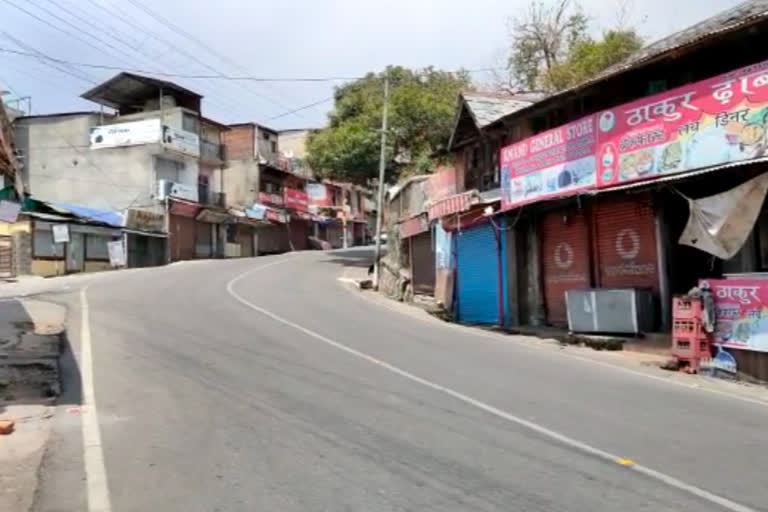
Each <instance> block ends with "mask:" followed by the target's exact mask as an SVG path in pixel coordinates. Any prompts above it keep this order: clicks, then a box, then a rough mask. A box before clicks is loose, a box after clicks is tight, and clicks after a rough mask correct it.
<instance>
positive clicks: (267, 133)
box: [261, 131, 269, 140]
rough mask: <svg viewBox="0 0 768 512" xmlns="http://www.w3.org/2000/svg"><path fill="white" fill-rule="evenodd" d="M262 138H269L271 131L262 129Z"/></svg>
mask: <svg viewBox="0 0 768 512" xmlns="http://www.w3.org/2000/svg"><path fill="white" fill-rule="evenodd" d="M261 138H262V139H264V140H269V132H265V131H262V132H261Z"/></svg>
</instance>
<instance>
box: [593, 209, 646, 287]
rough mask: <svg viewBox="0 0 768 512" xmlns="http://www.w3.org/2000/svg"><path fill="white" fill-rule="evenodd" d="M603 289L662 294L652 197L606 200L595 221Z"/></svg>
mask: <svg viewBox="0 0 768 512" xmlns="http://www.w3.org/2000/svg"><path fill="white" fill-rule="evenodd" d="M594 232H595V235H596V247H597V255H596V256H597V257H596V263H597V279H598V285H599V286H600V287H601V288H651V289H653V290H654V292H658V290H659V274H658V267H659V266H658V261H657V257H656V226H655V218H654V211H653V203H652V200H651V197H650V195H647V194H642V195H638V196H626V197H619V198H611V199H603V200H600V201H598V202H597V205H596V208H595V217H594Z"/></svg>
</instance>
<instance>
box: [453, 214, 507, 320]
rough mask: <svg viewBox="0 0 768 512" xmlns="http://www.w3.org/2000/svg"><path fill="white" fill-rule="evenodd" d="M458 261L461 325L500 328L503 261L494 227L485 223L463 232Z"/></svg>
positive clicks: (460, 235) (457, 252)
mask: <svg viewBox="0 0 768 512" xmlns="http://www.w3.org/2000/svg"><path fill="white" fill-rule="evenodd" d="M502 240H503V237H502ZM502 250H503V247H502ZM456 258H457V262H456V263H457V288H456V297H457V302H458V304H457V306H458V320H459V322H463V323H473V324H498V323H499V281H498V278H499V277H498V271H499V261H498V254H497V248H496V236H495V234H494V228H493V226H492V225H491V224H490V223H485V224H483V225H481V226H477V227H473V228H470V229H467V230H465V231H461V232H459V233H458V234H457V240H456Z"/></svg>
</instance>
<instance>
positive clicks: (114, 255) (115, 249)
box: [107, 240, 125, 267]
mask: <svg viewBox="0 0 768 512" xmlns="http://www.w3.org/2000/svg"><path fill="white" fill-rule="evenodd" d="M107 252H108V253H109V264H110V265H111V266H113V267H124V266H125V247H123V241H122V240H114V241H112V242H107Z"/></svg>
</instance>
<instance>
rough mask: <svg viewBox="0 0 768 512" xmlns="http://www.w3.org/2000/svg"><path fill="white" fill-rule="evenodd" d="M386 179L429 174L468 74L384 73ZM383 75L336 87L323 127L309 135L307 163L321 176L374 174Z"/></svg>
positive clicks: (363, 178)
mask: <svg viewBox="0 0 768 512" xmlns="http://www.w3.org/2000/svg"><path fill="white" fill-rule="evenodd" d="M388 73H389V83H390V96H389V119H388V121H389V129H388V131H387V148H386V149H387V152H386V154H387V159H386V167H387V176H388V178H389V179H390V180H394V179H396V178H397V177H398V176H400V175H403V174H409V173H420V172H428V171H429V170H431V169H432V167H433V165H434V161H433V160H434V159H433V155H434V154H435V152H436V151H438V150H439V149H441V148H442V147H443V146H444V145H445V144H446V142H447V141H448V138H449V136H450V132H451V129H452V128H453V119H454V115H455V109H456V98H457V95H458V93H459V92H460V91H461V90H462V89H466V88H468V87H469V85H470V79H469V75H468V73H465V72H459V73H452V72H446V71H440V70H436V69H433V68H426V69H423V70H411V69H407V68H403V67H399V66H395V67H390V68H389V69H388ZM383 91H384V74H383V73H369V74H368V75H366V76H365V77H363V78H361V79H359V80H356V81H354V82H352V83H349V84H346V85H343V86H341V87H338V88H337V89H336V91H335V94H334V108H333V110H332V111H331V113H330V114H329V115H328V118H329V119H328V120H329V125H328V127H327V128H324V129H322V130H317V131H315V132H314V133H312V134H311V135H310V137H309V140H308V142H307V160H308V162H309V164H310V166H312V168H313V169H315V170H316V172H318V173H319V174H320V175H321V176H323V177H329V178H334V179H339V180H345V181H352V182H356V183H367V182H368V181H369V180H371V179H372V178H375V177H376V176H377V175H378V165H379V151H380V136H381V132H380V129H381V114H382V104H383V99H384V96H383V94H384V92H383Z"/></svg>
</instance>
